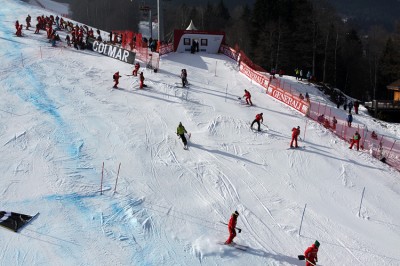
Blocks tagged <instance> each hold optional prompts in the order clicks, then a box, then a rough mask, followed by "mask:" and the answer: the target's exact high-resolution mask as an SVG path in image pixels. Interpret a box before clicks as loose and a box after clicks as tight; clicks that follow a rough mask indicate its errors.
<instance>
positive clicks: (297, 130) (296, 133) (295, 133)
mask: <svg viewBox="0 0 400 266" xmlns="http://www.w3.org/2000/svg"><path fill="white" fill-rule="evenodd" d="M299 135H300V126H298V127H297V128H295V127H294V128H292V141H291V142H290V148H293V141H294V147H295V148H297V147H298V146H297V138H298V136H299Z"/></svg>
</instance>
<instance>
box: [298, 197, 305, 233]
mask: <svg viewBox="0 0 400 266" xmlns="http://www.w3.org/2000/svg"><path fill="white" fill-rule="evenodd" d="M306 207H307V203H306V204H305V205H304V210H303V215H302V216H301V222H300V229H299V236H300V233H301V226H302V225H303V218H304V213H305V212H306Z"/></svg>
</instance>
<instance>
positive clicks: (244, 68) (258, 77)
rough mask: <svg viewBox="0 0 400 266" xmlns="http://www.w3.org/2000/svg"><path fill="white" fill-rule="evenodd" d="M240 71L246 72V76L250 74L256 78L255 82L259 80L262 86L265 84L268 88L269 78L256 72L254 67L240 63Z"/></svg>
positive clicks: (250, 76)
mask: <svg viewBox="0 0 400 266" xmlns="http://www.w3.org/2000/svg"><path fill="white" fill-rule="evenodd" d="M240 67H241V69H240V72H242V73H243V74H245V75H246V76H248V77H249V78H250V79H252V80H254V81H255V82H257V83H258V84H260V85H261V86H263V87H264V88H268V79H267V77H265V76H263V75H261V74H259V73H257V72H254V70H253V69H251V68H250V67H249V66H247V65H246V64H244V63H241V64H240Z"/></svg>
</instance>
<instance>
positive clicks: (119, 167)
mask: <svg viewBox="0 0 400 266" xmlns="http://www.w3.org/2000/svg"><path fill="white" fill-rule="evenodd" d="M119 169H121V163H119V166H118V172H117V179H116V180H115V187H114V193H115V192H116V191H117V183H118V176H119Z"/></svg>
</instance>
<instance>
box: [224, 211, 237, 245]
mask: <svg viewBox="0 0 400 266" xmlns="http://www.w3.org/2000/svg"><path fill="white" fill-rule="evenodd" d="M238 216H239V212H238V211H235V212H234V213H232V215H231V218H230V219H229V223H228V231H229V238H228V239H227V240H226V241H225V244H226V245H230V244H232V242H233V239H234V238H235V237H236V223H237V218H238ZM238 230H239V233H240V232H241V230H240V229H238Z"/></svg>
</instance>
